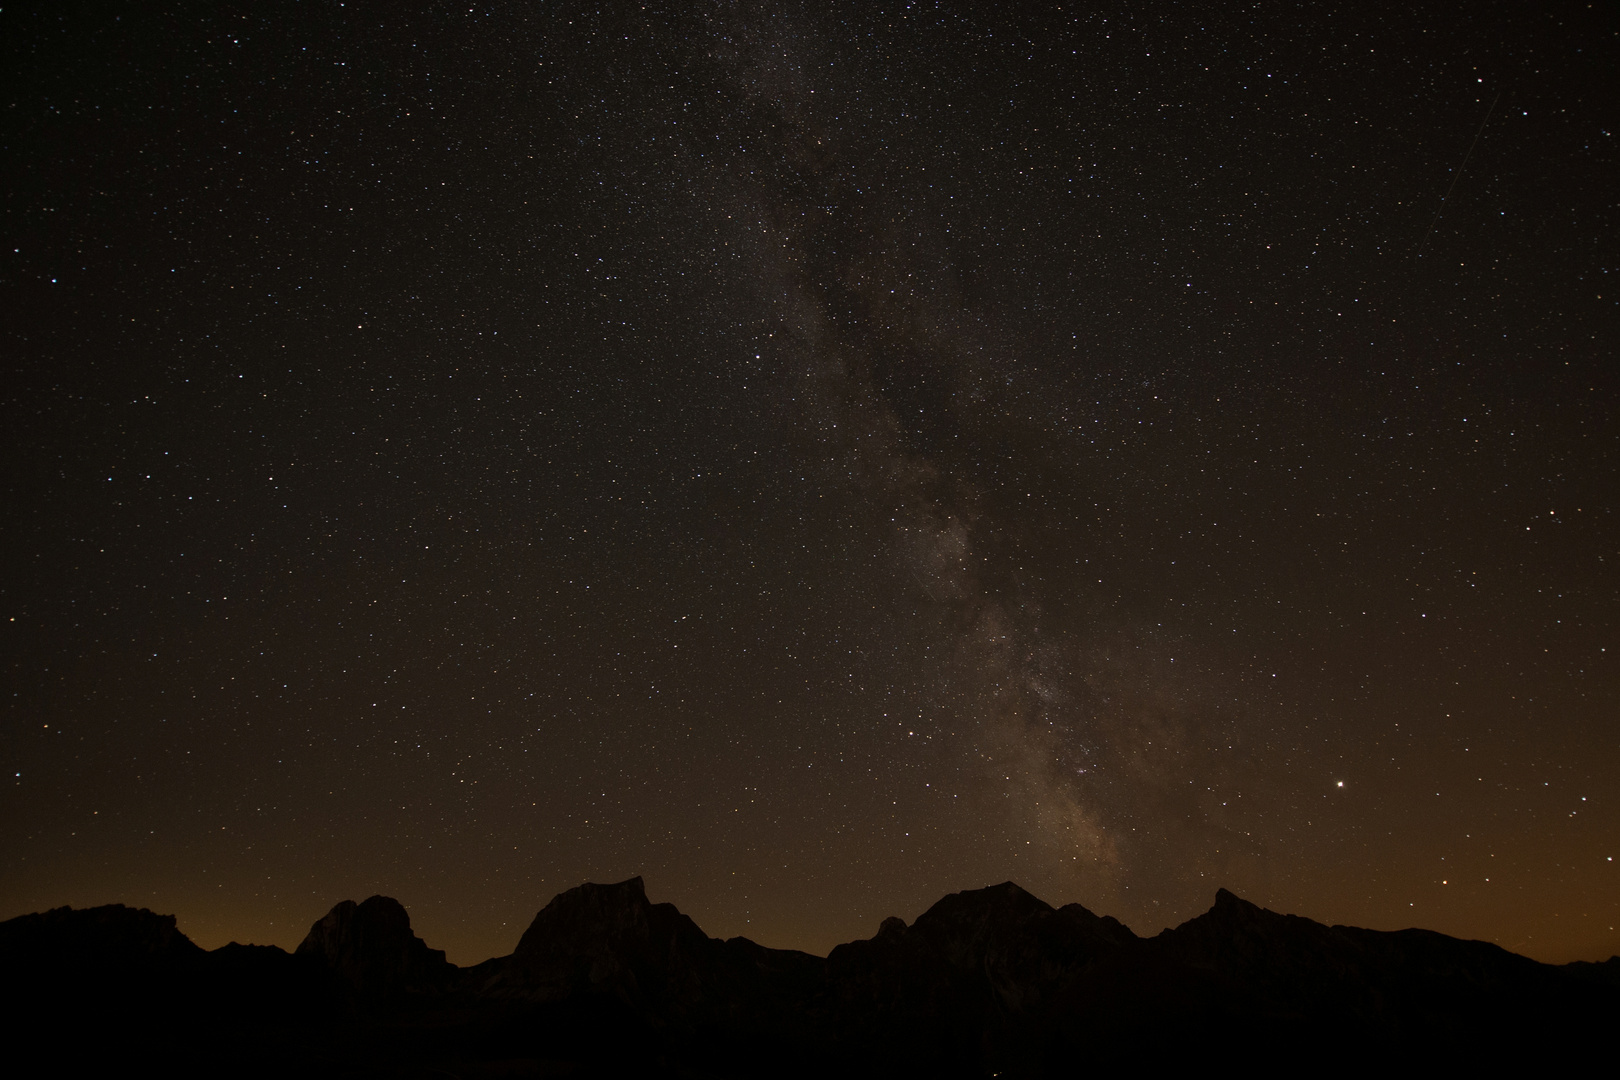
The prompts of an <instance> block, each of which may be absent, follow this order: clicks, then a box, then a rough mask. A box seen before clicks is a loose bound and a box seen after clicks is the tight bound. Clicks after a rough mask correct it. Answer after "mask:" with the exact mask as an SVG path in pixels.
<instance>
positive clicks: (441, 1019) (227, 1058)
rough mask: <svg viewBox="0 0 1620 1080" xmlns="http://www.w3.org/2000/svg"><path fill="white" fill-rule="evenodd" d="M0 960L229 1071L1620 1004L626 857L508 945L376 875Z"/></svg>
mask: <svg viewBox="0 0 1620 1080" xmlns="http://www.w3.org/2000/svg"><path fill="white" fill-rule="evenodd" d="M0 963H3V964H4V966H5V970H6V972H7V985H6V987H5V989H4V993H5V994H6V995H7V996H6V1003H7V1005H6V1009H5V1010H0V1015H4V1016H7V1017H10V1018H12V1020H13V1024H14V1028H15V1030H16V1031H20V1032H23V1034H22V1035H21V1036H15V1037H14V1038H13V1042H16V1040H17V1038H22V1039H23V1040H24V1041H26V1039H27V1038H29V1037H41V1038H43V1037H45V1036H44V1035H36V1034H35V1029H37V1030H38V1032H43V1033H47V1034H48V1035H49V1038H51V1039H54V1040H55V1042H53V1043H51V1045H53V1046H54V1045H65V1044H67V1042H70V1041H71V1037H72V1036H73V1033H74V1032H78V1031H81V1030H87V1029H94V1028H95V1027H96V1026H97V1025H100V1027H101V1028H102V1029H103V1030H104V1032H105V1033H106V1038H105V1039H104V1040H103V1045H106V1046H109V1047H147V1048H148V1049H149V1050H150V1053H151V1055H152V1060H160V1061H163V1062H172V1061H175V1060H183V1059H184V1060H190V1059H185V1054H186V1053H194V1052H195V1053H203V1056H204V1057H206V1058H207V1060H208V1061H209V1062H210V1063H211V1064H210V1065H209V1066H208V1068H209V1069H211V1070H212V1071H214V1072H221V1071H223V1072H241V1071H242V1069H243V1068H247V1069H248V1071H253V1069H258V1070H259V1071H264V1070H265V1069H269V1070H270V1071H272V1072H275V1073H278V1074H284V1075H293V1074H298V1075H304V1074H310V1075H314V1074H323V1075H324V1074H329V1073H332V1072H333V1071H334V1070H335V1071H336V1072H338V1073H340V1074H343V1075H369V1074H393V1073H398V1072H404V1071H410V1070H417V1071H421V1069H422V1068H423V1067H424V1062H430V1063H431V1068H429V1070H428V1071H442V1072H450V1073H460V1074H464V1075H465V1074H478V1075H492V1074H495V1073H500V1074H502V1075H504V1074H507V1073H510V1074H512V1075H532V1074H533V1067H532V1062H535V1061H544V1062H552V1063H555V1064H556V1066H557V1069H556V1070H554V1071H560V1072H566V1071H568V1070H570V1069H573V1070H575V1071H576V1072H580V1073H582V1074H584V1075H619V1074H622V1073H625V1072H627V1071H641V1072H648V1073H659V1072H661V1071H662V1072H668V1071H670V1069H672V1068H674V1069H677V1070H687V1071H691V1072H693V1073H695V1074H701V1075H721V1076H724V1075H737V1076H755V1075H801V1076H819V1075H832V1074H836V1075H883V1076H929V1077H933V1076H987V1075H990V1074H994V1073H999V1074H1001V1075H1005V1076H1012V1075H1021V1076H1059V1075H1062V1076H1067V1075H1073V1074H1074V1072H1075V1071H1076V1063H1077V1062H1084V1063H1085V1065H1086V1068H1087V1069H1097V1068H1119V1067H1125V1066H1131V1067H1135V1066H1137V1065H1140V1064H1141V1063H1142V1062H1143V1061H1147V1062H1162V1063H1176V1064H1187V1063H1207V1062H1210V1061H1222V1060H1225V1061H1230V1062H1236V1061H1244V1062H1252V1061H1253V1060H1255V1057H1256V1055H1259V1056H1260V1057H1261V1059H1263V1060H1269V1061H1272V1062H1282V1061H1290V1062H1297V1060H1299V1057H1298V1055H1301V1054H1311V1053H1314V1052H1317V1051H1318V1050H1319V1049H1320V1048H1321V1047H1323V1046H1332V1047H1335V1048H1336V1049H1335V1051H1334V1052H1335V1054H1338V1055H1340V1056H1341V1057H1342V1056H1343V1055H1349V1056H1351V1057H1356V1058H1358V1059H1361V1060H1365V1061H1372V1060H1397V1059H1398V1060H1404V1059H1406V1058H1410V1057H1411V1056H1412V1055H1419V1056H1424V1055H1427V1056H1430V1057H1433V1058H1435V1059H1443V1060H1445V1061H1447V1062H1448V1063H1452V1064H1455V1062H1457V1061H1459V1060H1466V1059H1467V1058H1468V1057H1469V1056H1470V1054H1471V1053H1473V1054H1474V1055H1475V1056H1476V1058H1478V1059H1479V1060H1482V1061H1483V1060H1485V1059H1487V1058H1488V1060H1489V1062H1490V1063H1493V1064H1500V1062H1501V1060H1503V1055H1508V1056H1509V1057H1511V1056H1512V1055H1513V1054H1515V1053H1517V1054H1521V1055H1527V1054H1536V1055H1542V1056H1543V1057H1544V1056H1545V1055H1546V1053H1548V1048H1549V1047H1557V1048H1561V1049H1569V1050H1570V1051H1571V1052H1574V1050H1575V1049H1578V1048H1585V1049H1586V1050H1588V1051H1591V1052H1597V1051H1598V1050H1601V1049H1602V1048H1603V1047H1604V1046H1605V1045H1606V1044H1605V1043H1604V1039H1605V1038H1606V1034H1607V1031H1608V1029H1609V1027H1610V1026H1612V1019H1613V1017H1614V1015H1617V1014H1620V975H1617V974H1616V973H1617V971H1620V960H1611V961H1609V962H1608V963H1606V964H1603V965H1596V964H1588V965H1570V966H1569V967H1567V968H1555V967H1550V966H1548V965H1544V964H1538V963H1536V962H1535V961H1532V960H1529V959H1526V958H1525V957H1522V956H1516V955H1514V954H1512V953H1509V952H1506V951H1505V950H1503V949H1500V948H1497V947H1496V946H1494V945H1489V944H1487V943H1483V942H1470V941H1459V940H1457V939H1454V938H1450V937H1446V936H1445V935H1443V934H1436V933H1433V932H1430V931H1421V930H1407V931H1399V932H1395V933H1383V932H1377V931H1372V930H1361V929H1357V928H1354V927H1344V926H1325V925H1323V924H1321V923H1317V922H1314V921H1312V920H1310V919H1305V918H1301V917H1298V916H1294V915H1283V914H1279V913H1277V912H1274V911H1268V910H1266V909H1265V908H1261V907H1258V906H1257V905H1255V904H1252V903H1250V902H1248V901H1246V900H1243V899H1242V898H1240V897H1238V896H1236V895H1235V894H1233V893H1232V892H1230V891H1229V890H1226V889H1221V890H1219V891H1218V892H1217V893H1216V894H1215V902H1214V904H1213V905H1212V906H1211V907H1210V909H1209V910H1208V911H1206V912H1204V913H1203V914H1201V915H1199V916H1197V917H1195V918H1193V919H1189V920H1187V921H1186V922H1184V923H1182V924H1181V925H1180V926H1177V927H1174V928H1171V929H1168V930H1165V931H1163V932H1162V933H1160V934H1158V935H1155V936H1153V937H1150V938H1142V937H1138V936H1136V935H1135V934H1134V933H1132V932H1131V931H1130V930H1129V929H1128V928H1127V927H1125V926H1123V925H1122V924H1120V923H1119V922H1118V921H1117V920H1115V919H1113V918H1110V917H1107V916H1099V915H1097V914H1095V913H1094V912H1091V911H1089V910H1087V909H1086V908H1084V907H1082V906H1081V905H1079V904H1067V905H1065V906H1063V907H1061V908H1053V907H1052V906H1051V905H1050V904H1047V903H1046V902H1045V901H1043V900H1041V899H1039V898H1038V897H1036V896H1033V895H1032V894H1030V893H1029V892H1027V891H1025V890H1024V889H1022V888H1020V887H1019V886H1017V885H1016V884H1014V883H1012V882H1003V883H1001V884H999V885H993V886H990V887H988V888H982V889H970V890H965V891H963V892H958V893H952V894H950V895H949V896H945V897H943V898H941V899H940V901H939V902H938V903H936V904H934V905H933V906H931V907H930V908H929V909H928V910H927V911H925V912H923V913H922V914H921V915H919V916H918V917H917V920H916V922H915V923H913V924H911V925H909V926H908V925H907V924H906V922H905V921H904V920H903V919H900V918H895V917H890V918H888V919H885V920H884V921H883V923H882V924H881V926H880V927H879V928H878V931H877V933H876V934H874V935H873V936H872V937H871V938H868V939H865V940H862V941H853V942H849V943H847V944H844V945H840V946H838V947H837V948H835V949H833V950H832V952H831V954H830V955H828V956H827V957H826V958H825V959H823V958H821V957H816V956H811V955H808V954H806V953H801V952H796V951H793V950H781V949H768V948H765V947H763V946H760V945H757V944H755V943H753V942H751V941H748V940H747V939H745V938H732V939H730V940H728V941H720V940H718V939H715V938H711V937H709V936H708V935H706V934H705V933H704V932H703V930H702V929H701V928H699V927H698V926H697V924H696V923H694V922H693V921H692V920H691V919H690V918H688V917H687V916H686V915H684V914H682V913H681V912H680V911H678V910H677V909H676V908H675V907H674V905H672V904H667V903H653V902H652V901H650V900H649V899H648V897H647V891H646V885H645V883H644V882H643V881H642V879H641V878H639V877H636V878H631V879H629V880H627V881H621V882H616V883H612V884H597V883H586V884H583V885H579V886H577V887H575V888H572V889H569V890H567V891H565V892H562V893H559V894H558V895H557V896H556V897H554V898H553V899H552V900H551V901H550V902H549V903H547V904H546V905H545V906H544V907H543V908H542V909H541V910H540V911H539V913H538V914H536V916H535V918H534V920H533V922H532V923H531V924H530V925H529V927H528V928H527V929H526V930H525V931H524V933H523V935H522V937H521V939H520V940H519V941H518V943H517V948H516V949H515V950H514V951H513V952H512V954H511V955H509V956H504V957H497V958H495V959H492V960H488V961H485V962H484V963H482V964H479V965H477V966H476V967H474V968H469V969H466V970H462V969H458V968H456V967H455V966H454V965H451V964H449V963H448V962H446V960H445V958H444V954H443V953H442V952H439V951H438V950H436V949H430V948H429V947H428V946H427V945H426V944H425V943H424V942H423V941H422V940H421V939H420V938H418V937H417V936H416V934H415V933H414V932H413V931H412V929H411V925H410V916H409V914H408V913H407V912H406V910H405V908H404V907H403V906H402V905H401V904H400V903H399V902H398V901H396V900H393V899H391V898H389V897H385V896H373V897H371V898H369V899H367V900H365V901H364V902H362V903H359V904H356V903H354V902H353V901H344V902H342V903H339V904H338V905H336V906H335V907H333V908H332V910H331V911H330V912H328V913H327V914H326V915H325V916H324V917H322V918H321V919H320V920H318V921H317V922H316V923H315V924H314V925H313V926H312V927H311V929H310V932H309V935H308V936H307V937H306V938H305V939H304V942H303V943H302V944H301V945H300V946H299V948H298V950H297V954H296V955H289V954H287V953H285V952H283V951H282V950H280V949H277V948H273V947H265V946H251V947H250V946H239V945H231V946H226V947H224V948H222V949H218V950H215V951H214V952H212V953H204V952H203V951H202V950H200V949H198V948H197V947H196V946H195V945H194V944H192V943H191V942H190V940H189V939H187V938H186V937H185V935H184V934H182V933H180V932H179V930H178V928H177V927H176V925H175V921H174V919H173V918H172V917H170V916H161V915H154V914H153V913H152V912H149V911H144V910H137V909H132V908H124V907H120V906H116V905H114V906H109V907H106V908H96V909H91V910H88V911H73V910H72V909H68V908H58V909H55V910H53V911H49V912H44V913H42V914H37V915H28V916H23V917H21V918H18V919H13V920H11V921H9V922H6V923H3V924H0ZM176 1016H185V1017H188V1018H194V1022H188V1023H187V1024H183V1025H176V1024H173V1023H172V1022H171V1020H170V1019H169V1018H172V1017H176ZM19 1018H20V1019H19ZM51 1033H54V1034H51ZM192 1039H201V1040H203V1041H202V1042H201V1043H194V1042H187V1041H186V1040H192ZM197 1046H204V1047H205V1050H206V1052H205V1053H204V1052H203V1051H197V1050H196V1047H197ZM1485 1047H1488V1048H1489V1052H1488V1054H1487V1053H1486V1052H1485V1051H1484V1050H1482V1049H1481V1048H1485ZM143 1052H145V1051H143ZM129 1053H133V1051H129ZM177 1055H178V1056H177ZM263 1055H268V1056H267V1057H266V1056H263ZM277 1055H280V1056H279V1057H278V1056H277ZM1403 1055H1404V1057H1403ZM132 1060H133V1059H132ZM198 1060H201V1059H198ZM1336 1060H1337V1059H1336ZM1538 1060H1540V1059H1539V1058H1538ZM222 1061H223V1062H226V1065H225V1066H221V1065H220V1064H219V1063H220V1062H222ZM267 1062H269V1063H271V1064H266V1063H267ZM503 1062H505V1063H506V1064H503ZM513 1062H517V1063H521V1062H530V1063H531V1065H521V1064H513ZM334 1063H336V1064H334ZM1338 1064H1341V1065H1342V1064H1344V1062H1343V1061H1338ZM509 1066H510V1067H509ZM546 1068H548V1069H549V1068H551V1066H550V1065H547V1066H546ZM524 1069H528V1070H529V1071H528V1072H524ZM205 1071H206V1070H205Z"/></svg>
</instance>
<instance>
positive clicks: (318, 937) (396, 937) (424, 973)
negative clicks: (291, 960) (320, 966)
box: [298, 896, 455, 996]
mask: <svg viewBox="0 0 1620 1080" xmlns="http://www.w3.org/2000/svg"><path fill="white" fill-rule="evenodd" d="M298 955H300V956H305V955H313V956H317V957H320V958H321V959H323V960H325V962H326V965H327V967H328V968H330V969H331V970H332V971H334V972H336V973H337V974H338V975H339V976H340V977H341V978H342V979H343V980H344V981H345V982H347V983H348V984H349V986H350V987H351V988H353V989H354V990H355V991H356V992H358V993H360V994H362V995H365V996H377V995H391V994H397V993H400V992H404V991H423V990H429V989H433V988H436V987H439V986H442V985H443V984H444V983H445V981H446V980H447V979H448V978H449V977H450V976H451V975H452V974H453V973H454V972H455V967H454V965H452V964H450V963H449V962H447V961H446V960H445V958H444V953H443V951H441V950H439V949H430V948H428V947H427V943H426V942H424V941H423V940H422V939H421V938H419V937H417V936H416V934H414V933H413V932H412V931H411V917H410V915H409V914H408V913H407V912H406V911H405V907H404V905H402V904H401V903H400V902H399V901H398V900H395V899H393V898H392V897H388V896H373V897H371V898H370V899H368V900H365V901H363V902H361V903H359V904H356V903H355V902H354V901H353V900H344V901H343V902H342V903H340V904H338V905H337V906H336V907H334V908H333V909H332V910H331V911H329V912H327V913H326V915H325V917H324V918H322V919H321V920H320V921H318V922H316V923H315V925H314V926H312V927H310V929H309V935H308V936H307V937H305V938H304V941H303V943H302V944H301V945H299V946H298Z"/></svg>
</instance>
